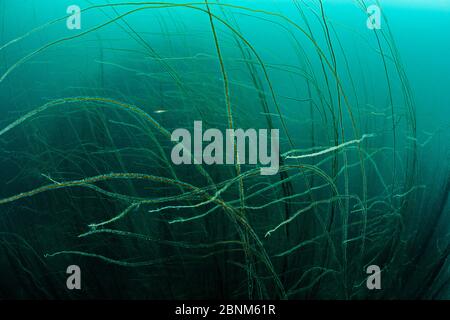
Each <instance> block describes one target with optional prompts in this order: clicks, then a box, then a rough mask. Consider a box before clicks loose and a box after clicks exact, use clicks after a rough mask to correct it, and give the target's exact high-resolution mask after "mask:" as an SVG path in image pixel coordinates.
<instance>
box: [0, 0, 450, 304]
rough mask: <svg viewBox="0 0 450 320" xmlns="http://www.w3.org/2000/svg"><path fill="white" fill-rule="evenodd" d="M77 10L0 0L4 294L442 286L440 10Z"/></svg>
mask: <svg viewBox="0 0 450 320" xmlns="http://www.w3.org/2000/svg"><path fill="white" fill-rule="evenodd" d="M73 2H75V1H73ZM78 2H79V3H78V4H77V5H78V6H79V8H80V11H79V12H78V13H76V14H75V15H73V14H72V13H70V10H69V11H67V12H66V10H67V8H68V7H69V6H71V5H73V3H69V1H58V2H57V4H55V2H54V1H31V3H32V5H30V6H28V7H26V8H25V7H23V8H22V7H21V5H20V3H16V2H13V1H5V0H0V98H1V100H0V177H1V182H0V297H1V298H16V299H23V298H28V299H29V298H31V299H37V298H39V299H41V298H58V299H74V298H75V299H76V298H83V299H85V298H121V299H125V298H127V299H137V298H152V299H197V298H222V299H393V298H394V299H448V298H450V268H449V261H448V257H449V252H450V244H449V240H450V233H449V225H450V204H449V200H448V197H449V191H450V176H449V174H450V167H449V163H450V161H449V160H450V152H449V150H450V143H449V141H450V121H449V119H450V111H449V110H450V109H449V107H450V98H449V95H448V83H449V78H448V75H449V74H450V64H449V62H448V59H447V58H446V57H448V55H449V54H450V44H449V43H448V41H446V40H445V39H447V40H448V37H449V36H450V23H449V21H450V19H448V18H449V16H450V10H448V8H447V9H445V8H432V7H430V8H421V9H420V8H409V9H407V8H402V7H397V6H395V5H392V6H389V4H386V5H384V2H381V3H379V2H375V3H377V4H378V6H380V8H381V10H380V14H381V16H380V17H379V18H380V19H381V25H380V26H376V27H374V28H369V27H368V25H367V24H368V23H369V22H370V21H368V22H367V19H368V7H369V5H372V4H373V3H372V1H371V2H370V3H369V1H367V0H355V1H350V0H349V1H344V2H339V3H337V2H333V1H321V0H308V1H306V0H293V1H286V2H277V1H264V2H259V1H212V0H208V1H194V2H180V1H175V2H149V1H136V2H114V1H113V0H105V1H95V3H94V2H93V1H92V2H91V1H88V0H80V1H78ZM72 7H73V8H75V9H73V8H72V9H73V10H76V7H77V6H72ZM72 9H71V10H72ZM73 19H75V20H76V21H75V22H74V21H72V20H73ZM369 19H370V17H369ZM408 19H411V20H414V21H416V23H420V21H424V22H423V24H424V25H425V26H423V25H422V26H419V27H417V26H416V27H414V26H412V25H411V23H410V24H407V22H408ZM421 19H422V20H421ZM427 19H429V21H428V20H427ZM417 21H419V22H417ZM366 22H367V23H366ZM71 23H73V24H72V25H71ZM438 28H439V30H440V31H439V32H437V29H438ZM445 33H446V34H445ZM411 39H414V41H412V40H411ZM446 90H447V91H446ZM199 121H201V124H202V126H203V130H208V129H216V131H210V132H216V133H217V132H226V131H227V130H236V129H238V128H242V131H241V133H242V132H244V130H248V129H254V130H255V132H256V131H258V130H259V132H263V133H265V132H269V131H270V130H278V131H276V132H279V141H278V140H277V143H279V146H278V145H276V144H274V143H275V142H274V141H272V142H271V143H270V142H267V143H266V142H264V144H261V141H260V144H259V146H262V145H264V146H266V147H268V148H269V152H268V153H267V154H266V156H271V157H274V156H275V155H277V156H276V159H272V160H276V164H277V168H276V169H277V170H276V171H273V173H274V174H261V172H263V171H262V170H263V168H264V166H263V165H262V163H263V162H257V161H256V160H255V159H256V158H252V155H251V154H245V150H247V151H248V150H251V147H252V141H251V139H250V138H249V137H250V135H248V136H244V138H243V139H241V141H240V142H241V143H242V145H241V147H242V148H239V147H237V146H236V143H237V142H236V140H235V139H234V138H233V139H231V140H230V141H231V146H232V147H233V146H234V148H231V150H232V152H230V151H229V149H226V148H224V150H228V153H227V157H228V158H227V159H228V160H230V161H228V162H225V161H222V162H221V164H220V165H218V164H217V163H211V162H210V163H204V162H201V161H200V162H196V161H192V162H191V161H186V163H180V162H178V163H174V161H173V159H172V157H171V154H173V150H175V149H174V146H175V145H176V143H177V141H174V139H173V136H172V133H173V132H174V131H175V130H176V129H178V128H185V130H186V131H183V132H194V131H195V125H194V124H196V123H199ZM248 132H250V131H248ZM273 132H275V131H273ZM211 137H212V136H210V137H209V142H212V140H213V139H212V138H211ZM215 137H216V138H215V143H216V146H219V145H220V147H221V146H222V142H220V143H219V142H218V141H219V139H218V137H220V136H219V135H216V136H215ZM264 137H265V136H264ZM246 138H249V140H248V141H247V140H245V139H246ZM277 138H278V136H277ZM197 140H198V139H197ZM197 140H195V142H192V143H195V144H196V147H206V146H207V142H205V141H206V140H208V139H206V140H205V136H203V141H202V140H201V138H200V140H199V141H197ZM220 140H222V138H221V139H220ZM193 141H194V140H193ZM264 141H265V140H264ZM246 142H247V145H245V143H246ZM202 143H203V146H202V145H201V144H202ZM223 143H225V141H223ZM233 144H234V145H233ZM189 146H190V145H189ZM229 146H230V142H228V147H229ZM270 146H272V149H271V152H270ZM178 147H180V149H178V151H180V152H185V154H183V156H184V157H187V159H188V160H190V159H195V154H194V151H192V152H190V151H189V150H190V149H189V150H188V148H183V145H181V144H180V145H179V146H178ZM244 147H248V148H244ZM275 147H276V148H275ZM213 149H214V148H210V149H209V151H211V154H212V155H214V152H213ZM192 150H194V145H192ZM205 150H206V149H205ZM217 150H218V149H217ZM217 150H216V152H217ZM205 152H206V151H205ZM276 152H279V156H278V154H276ZM259 155H261V153H260V154H259ZM203 156H204V155H203ZM200 157H201V154H200ZM185 159H186V158H185ZM249 159H250V161H248V160H249ZM252 160H253V161H252ZM188 163H191V164H188ZM73 265H75V266H79V268H80V269H81V270H82V272H83V273H82V274H83V277H82V286H83V287H82V288H83V289H82V290H68V289H67V287H66V279H67V277H68V275H67V274H66V269H67V267H68V266H73ZM373 266H377V267H379V271H380V272H381V273H380V272H379V274H378V276H379V278H380V285H379V286H381V287H380V288H376V289H375V290H371V289H373V288H369V287H368V285H367V279H368V276H369V274H368V272H367V270H369V269H370V268H369V267H371V268H372V267H373Z"/></svg>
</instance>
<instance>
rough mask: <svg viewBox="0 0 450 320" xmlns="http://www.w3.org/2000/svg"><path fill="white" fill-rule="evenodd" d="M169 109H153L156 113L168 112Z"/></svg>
mask: <svg viewBox="0 0 450 320" xmlns="http://www.w3.org/2000/svg"><path fill="white" fill-rule="evenodd" d="M167 111H168V110H164V109H160V110H156V111H153V112H154V113H156V114H160V113H166V112H167Z"/></svg>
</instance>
